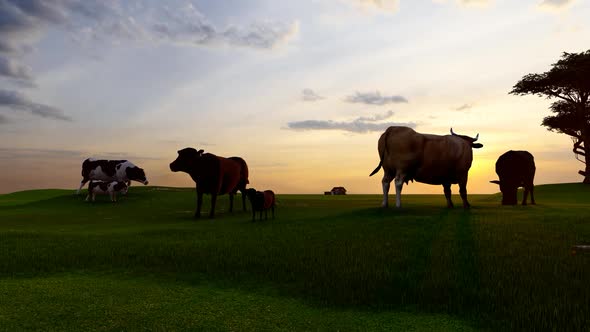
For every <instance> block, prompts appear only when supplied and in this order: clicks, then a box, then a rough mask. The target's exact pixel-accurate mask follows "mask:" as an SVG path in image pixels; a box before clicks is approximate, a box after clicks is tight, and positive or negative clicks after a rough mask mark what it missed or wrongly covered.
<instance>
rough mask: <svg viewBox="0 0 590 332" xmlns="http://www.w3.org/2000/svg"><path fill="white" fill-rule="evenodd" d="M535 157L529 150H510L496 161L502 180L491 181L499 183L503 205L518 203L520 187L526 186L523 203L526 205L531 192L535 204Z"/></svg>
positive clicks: (497, 171)
mask: <svg viewBox="0 0 590 332" xmlns="http://www.w3.org/2000/svg"><path fill="white" fill-rule="evenodd" d="M535 170H536V168H535V158H534V157H533V155H532V154H530V153H529V152H528V151H512V150H510V151H508V152H506V153H504V154H503V155H501V156H500V157H499V158H498V161H496V174H498V177H500V181H498V180H494V181H490V182H491V183H495V184H499V185H500V191H501V192H502V205H516V204H517V200H518V198H517V191H518V187H524V196H523V198H522V205H526V199H527V195H528V193H529V192H530V193H531V204H535V194H534V184H533V180H534V178H535Z"/></svg>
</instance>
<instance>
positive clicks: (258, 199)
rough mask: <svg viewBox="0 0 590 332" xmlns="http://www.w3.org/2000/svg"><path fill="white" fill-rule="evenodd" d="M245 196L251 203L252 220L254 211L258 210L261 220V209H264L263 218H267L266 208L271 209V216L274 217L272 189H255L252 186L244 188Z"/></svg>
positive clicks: (254, 218)
mask: <svg viewBox="0 0 590 332" xmlns="http://www.w3.org/2000/svg"><path fill="white" fill-rule="evenodd" d="M246 196H248V199H249V200H250V203H252V221H254V220H256V212H257V211H258V212H260V220H262V211H264V219H265V220H266V219H268V210H269V209H270V210H271V211H272V218H273V219H274V217H275V205H276V200H275V193H274V192H273V191H272V190H265V191H256V189H254V188H250V189H246Z"/></svg>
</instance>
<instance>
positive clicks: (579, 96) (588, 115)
mask: <svg viewBox="0 0 590 332" xmlns="http://www.w3.org/2000/svg"><path fill="white" fill-rule="evenodd" d="M510 93H511V94H514V95H528V94H532V95H537V96H540V97H546V98H548V99H557V100H556V101H554V102H553V103H552V104H551V106H550V107H549V108H550V110H551V112H553V113H554V115H552V116H548V117H546V118H545V119H543V122H542V123H541V125H543V126H545V127H547V129H548V130H550V131H556V132H558V133H563V134H566V135H569V136H571V137H572V138H573V142H574V148H573V152H574V153H575V154H577V155H579V156H582V157H584V158H583V160H580V159H578V160H580V161H582V162H583V163H585V164H586V169H585V171H580V174H582V175H584V177H585V179H584V183H590V153H589V152H590V151H589V150H590V101H589V98H590V50H588V51H585V52H581V53H567V52H564V53H563V54H562V56H561V59H559V61H557V62H556V63H554V64H552V65H551V69H550V70H549V71H547V72H544V73H541V74H528V75H525V76H524V77H523V78H522V79H521V80H520V81H518V83H516V85H514V87H513V88H512V91H510Z"/></svg>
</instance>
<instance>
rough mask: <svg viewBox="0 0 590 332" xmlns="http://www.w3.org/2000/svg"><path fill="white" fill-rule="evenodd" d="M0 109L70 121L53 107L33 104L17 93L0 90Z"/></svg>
mask: <svg viewBox="0 0 590 332" xmlns="http://www.w3.org/2000/svg"><path fill="white" fill-rule="evenodd" d="M0 107H3V108H8V109H11V110H13V111H25V112H29V113H31V114H32V115H35V116H40V117H43V118H52V119H56V120H63V121H71V118H70V117H68V116H66V115H64V113H63V112H62V111H61V110H59V109H57V108H54V107H51V106H47V105H43V104H39V103H35V102H33V101H31V100H29V99H27V98H26V97H25V96H24V95H23V94H21V93H19V92H17V91H9V90H0Z"/></svg>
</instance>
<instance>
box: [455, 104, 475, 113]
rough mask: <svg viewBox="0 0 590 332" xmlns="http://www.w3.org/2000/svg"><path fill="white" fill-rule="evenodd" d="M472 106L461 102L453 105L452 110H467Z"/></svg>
mask: <svg viewBox="0 0 590 332" xmlns="http://www.w3.org/2000/svg"><path fill="white" fill-rule="evenodd" d="M472 108H473V104H463V105H461V106H459V107H455V108H454V110H455V111H469V110H470V109H472Z"/></svg>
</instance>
